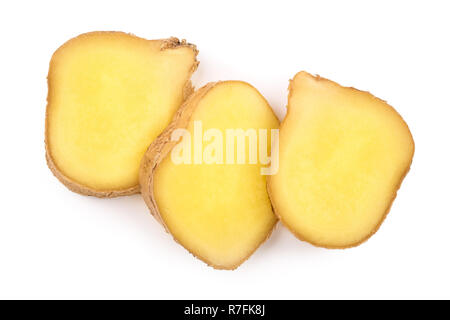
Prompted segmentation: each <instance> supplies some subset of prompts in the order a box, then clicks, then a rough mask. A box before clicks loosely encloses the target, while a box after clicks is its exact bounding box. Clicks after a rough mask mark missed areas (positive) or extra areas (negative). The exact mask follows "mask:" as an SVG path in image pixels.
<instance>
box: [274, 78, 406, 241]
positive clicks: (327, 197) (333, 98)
mask: <svg viewBox="0 0 450 320" xmlns="http://www.w3.org/2000/svg"><path fill="white" fill-rule="evenodd" d="M279 149H280V156H279V171H278V173H277V174H276V175H273V176H270V177H269V179H268V190H269V194H270V198H271V201H272V204H273V207H274V211H275V213H276V214H277V215H278V217H279V218H280V220H281V221H282V222H283V224H284V225H286V226H287V227H288V228H289V229H290V230H291V231H292V232H293V233H294V234H295V235H296V236H297V237H298V238H299V239H301V240H305V241H308V242H310V243H312V244H314V245H317V246H321V247H327V248H346V247H352V246H356V245H358V244H360V243H361V242H363V241H365V240H366V239H368V238H369V237H370V236H371V235H373V234H374V233H375V232H376V231H377V230H378V228H379V226H380V225H381V223H382V221H383V220H384V218H385V216H386V215H387V213H388V211H389V209H390V207H391V204H392V202H393V200H394V198H395V196H396V193H397V190H398V188H399V187H400V184H401V182H402V180H403V178H404V177H405V175H406V173H407V172H408V170H409V167H410V165H411V162H412V157H413V153H414V142H413V138H412V136H411V133H410V131H409V129H408V126H407V125H406V123H405V122H404V121H403V119H402V118H401V117H400V115H399V114H398V113H397V112H396V111H395V110H394V109H393V108H392V107H391V106H389V105H388V104H387V103H386V102H384V101H382V100H380V99H378V98H376V97H374V96H373V95H371V94H370V93H368V92H362V91H358V90H356V89H353V88H345V87H341V86H340V85H338V84H337V83H335V82H332V81H330V80H327V79H324V78H321V77H318V76H317V77H314V76H312V75H310V74H308V73H306V72H300V73H298V74H297V75H296V76H295V77H294V79H293V80H292V81H291V84H290V93H289V101H288V113H287V116H286V118H285V119H284V121H283V122H282V124H281V127H280V145H279Z"/></svg>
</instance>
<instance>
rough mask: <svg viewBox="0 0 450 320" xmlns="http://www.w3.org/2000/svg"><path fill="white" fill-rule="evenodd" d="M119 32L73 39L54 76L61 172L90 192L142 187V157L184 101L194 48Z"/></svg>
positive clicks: (57, 58)
mask: <svg viewBox="0 0 450 320" xmlns="http://www.w3.org/2000/svg"><path fill="white" fill-rule="evenodd" d="M161 45H162V41H149V40H145V39H141V38H137V37H135V36H132V35H128V34H125V33H119V32H98V33H90V34H85V35H81V36H79V37H77V38H75V39H72V40H70V41H69V42H67V43H66V44H65V45H64V46H62V47H61V48H60V49H58V51H57V52H56V53H55V54H54V56H53V58H52V62H51V65H50V72H49V106H48V110H49V111H48V122H47V124H48V143H49V150H50V152H51V156H52V158H53V161H54V162H55V164H56V167H57V168H58V169H59V171H61V172H62V173H63V174H64V175H65V176H66V177H68V178H69V179H71V180H73V181H75V182H77V183H79V184H80V185H83V186H86V187H88V188H90V189H94V190H98V191H102V190H121V189H127V188H130V187H133V186H136V185H137V184H138V170H139V165H140V160H141V158H142V155H143V154H144V152H145V151H146V149H147V147H148V146H149V144H150V143H151V142H152V141H153V140H154V139H155V138H156V136H157V135H158V134H159V133H161V131H162V130H163V129H164V128H165V127H166V125H167V124H168V123H169V121H170V120H171V117H172V115H173V114H174V112H175V111H176V109H177V108H178V106H179V105H180V104H181V102H182V100H183V88H184V86H185V84H186V82H187V81H188V78H189V76H190V72H191V69H192V67H193V65H194V63H195V52H194V50H193V49H192V48H189V47H179V48H174V49H167V50H164V51H161V50H160V48H161Z"/></svg>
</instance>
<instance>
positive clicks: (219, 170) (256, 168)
mask: <svg viewBox="0 0 450 320" xmlns="http://www.w3.org/2000/svg"><path fill="white" fill-rule="evenodd" d="M196 121H201V122H202V125H203V129H204V130H207V128H215V129H219V130H220V131H221V132H222V133H224V131H225V130H226V129H228V128H232V129H234V128H244V129H246V128H255V129H268V131H269V135H270V130H271V129H277V128H278V126H279V121H278V119H277V118H276V116H275V115H274V113H273V111H272V110H271V108H270V106H269V105H268V103H267V101H266V100H265V99H264V98H263V97H262V96H261V95H260V93H259V92H258V91H257V90H256V89H255V88H253V87H252V86H250V85H249V84H247V83H245V82H240V81H224V82H216V83H209V84H207V85H206V86H204V87H202V88H201V89H199V90H197V91H196V92H195V93H194V94H192V95H191V96H190V97H189V98H188V100H187V101H186V102H185V103H184V104H183V105H182V106H181V107H180V109H179V110H178V111H177V113H176V115H175V116H174V119H173V121H172V122H171V124H170V125H169V126H168V127H167V129H166V130H165V131H164V132H163V133H162V134H161V135H160V136H159V137H158V138H157V139H156V140H155V141H154V142H153V143H152V144H151V146H150V147H149V149H148V151H147V153H146V154H145V156H144V158H143V159H142V163H141V169H140V185H141V194H142V195H143V197H144V200H145V202H146V204H147V206H148V207H149V209H150V211H151V213H152V214H153V216H154V217H155V218H156V219H157V220H158V221H159V222H160V223H161V224H162V225H163V227H164V228H165V229H166V231H167V232H168V233H170V234H171V235H172V236H173V238H174V239H175V241H177V242H178V243H179V244H181V245H182V246H183V247H185V248H186V249H187V250H188V251H189V252H191V253H192V254H193V255H194V256H195V257H197V258H199V259H200V260H202V261H204V262H205V263H207V264H208V265H209V266H212V267H213V268H216V269H235V268H237V267H238V266H239V265H240V264H242V263H243V262H244V261H245V260H247V259H248V258H249V257H250V256H251V255H252V253H253V252H254V251H255V250H256V249H257V248H258V247H259V246H260V245H261V244H262V243H263V242H264V241H265V240H266V239H267V238H268V237H269V236H270V234H271V232H272V230H273V228H274V226H275V224H276V221H277V219H276V217H275V215H274V214H273V211H272V207H271V204H270V200H269V196H268V193H267V188H266V176H264V175H261V173H260V167H261V164H259V163H258V164H249V163H246V164H226V163H224V164H217V163H214V164H205V163H202V164H184V163H183V164H175V163H174V162H173V161H172V159H171V151H172V150H173V148H174V147H175V146H176V145H177V144H178V143H179V141H172V140H171V136H172V133H173V132H174V130H176V129H179V128H184V129H187V130H188V131H189V132H190V133H191V135H192V140H193V139H194V137H193V123H195V122H196ZM223 136H224V137H225V133H224V134H223ZM205 144H206V143H205ZM269 146H270V144H269ZM203 147H205V145H204V146H203ZM247 150H248V149H247Z"/></svg>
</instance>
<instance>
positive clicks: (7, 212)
mask: <svg viewBox="0 0 450 320" xmlns="http://www.w3.org/2000/svg"><path fill="white" fill-rule="evenodd" d="M449 16H450V8H449V4H448V1H421V2H416V1H373V2H370V1H352V2H349V1H327V2H322V1H308V2H304V3H302V2H300V1H291V2H288V1H286V2H284V1H280V0H272V1H267V2H265V1H244V0H240V1H230V0H227V1H220V2H219V1H205V2H196V1H180V2H177V3H175V2H174V3H171V2H170V1H159V2H155V3H153V2H151V1H142V2H132V1H128V0H127V1H124V0H122V1H95V2H94V1H86V2H84V1H73V2H72V4H68V3H66V2H64V1H54V2H50V1H29V2H20V1H15V2H12V1H3V2H1V4H0V33H1V37H0V97H1V100H0V101H1V110H2V118H1V127H0V130H1V139H2V140H1V141H2V147H1V160H0V161H1V164H2V169H1V178H2V183H1V186H0V188H1V195H2V196H1V202H2V203H1V204H0V298H158V299H166V298H176V299H178V298H186V299H191V298H192V299H195V298H211V299H215V298H234V299H240V298H245V299H260V298H266V299H300V298H450V292H449V287H450V275H449V272H450V250H449V245H450V210H449V209H450V188H449V180H450V174H449V164H450V152H449V149H448V138H449V132H450V129H449V124H448V122H449V118H450V103H449V93H450V81H449V76H450V62H449V59H450V47H449V43H450V18H449ZM94 30H119V31H125V32H131V33H134V34H136V35H138V36H141V37H145V38H149V39H154V38H166V37H169V36H177V37H180V38H186V39H187V40H188V41H189V42H192V43H195V44H196V45H197V46H198V48H199V50H200V54H199V57H198V58H199V60H200V66H199V69H198V71H197V72H196V74H195V76H194V78H193V81H194V84H195V85H196V87H199V86H201V85H203V84H205V83H207V82H209V81H216V80H228V79H236V80H245V81H248V82H249V83H251V84H253V85H254V86H255V87H256V88H258V89H259V90H260V91H261V93H262V94H263V95H264V96H265V97H266V98H267V99H268V101H269V102H270V104H271V105H272V107H273V108H274V109H275V110H276V112H277V114H278V115H279V117H280V118H282V117H283V116H284V114H285V105H286V100H287V86H288V80H289V79H290V78H292V77H293V76H294V74H295V73H296V72H297V71H300V70H306V71H309V72H311V73H317V74H320V75H321V76H323V77H326V78H330V79H332V80H335V81H337V82H339V83H341V84H343V85H348V86H354V87H357V88H359V89H362V90H370V91H371V92H372V93H373V94H375V95H376V96H378V97H380V98H383V99H385V100H387V101H388V102H389V103H390V104H391V105H393V106H394V107H395V108H396V109H397V110H398V112H399V113H400V114H401V115H402V116H403V117H404V119H405V120H406V122H407V123H408V124H409V126H410V128H411V131H412V133H413V136H414V139H415V142H416V154H415V157H414V161H413V165H412V168H411V171H410V173H409V175H408V176H407V177H406V179H405V181H404V183H403V185H402V187H401V189H400V192H399V194H398V197H397V199H396V201H395V202H394V205H393V207H392V210H391V213H390V214H389V216H388V217H387V219H386V221H385V223H384V224H383V226H382V227H381V229H380V230H379V232H378V233H377V234H376V235H375V236H373V237H372V238H371V239H370V240H369V241H368V242H366V243H364V244H363V245H361V246H360V247H357V248H354V249H348V250H344V251H342V250H338V251H333V250H326V249H319V248H315V247H313V246H311V245H309V244H307V243H304V242H300V241H299V240H297V239H296V238H294V236H292V235H291V234H290V233H289V232H288V231H287V230H286V229H285V228H284V227H283V226H282V225H278V226H277V228H276V230H275V232H274V234H273V235H272V237H271V238H270V239H269V241H268V242H266V243H265V244H264V245H263V246H262V247H261V248H260V249H259V250H258V251H257V252H256V253H255V254H254V255H253V256H252V257H251V258H250V259H249V260H248V261H247V262H245V263H244V264H243V265H242V266H241V267H240V268H238V269H237V270H236V271H232V272H231V271H217V270H214V269H212V268H210V267H208V266H206V265H205V264H204V263H203V262H201V261H199V260H197V259H195V258H194V257H192V256H191V255H190V254H189V253H188V252H187V251H186V250H184V249H183V248H182V247H181V246H179V245H178V244H176V243H175V242H174V241H173V240H172V239H171V237H170V236H169V235H168V234H166V233H165V232H164V231H163V229H162V228H161V227H160V226H159V225H158V223H157V222H156V221H155V220H154V219H153V218H152V216H151V215H150V214H149V212H148V210H147V208H146V206H145V204H144V202H143V200H142V199H141V197H140V196H139V195H136V196H131V197H124V198H117V199H112V200H111V199H109V200H101V199H96V198H92V197H85V196H80V195H78V194H75V193H72V192H70V191H69V190H67V189H66V188H65V187H64V186H63V185H62V184H61V183H59V182H58V181H57V180H56V178H54V177H53V175H52V174H51V172H50V170H48V168H47V166H46V163H45V158H44V113H45V106H46V95H47V83H46V75H47V71H48V63H49V61H50V57H51V55H52V53H53V51H54V50H56V49H57V48H58V46H60V45H61V44H63V43H64V42H65V41H67V40H68V39H70V38H72V37H74V36H76V35H78V34H80V33H84V32H88V31H94Z"/></svg>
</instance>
